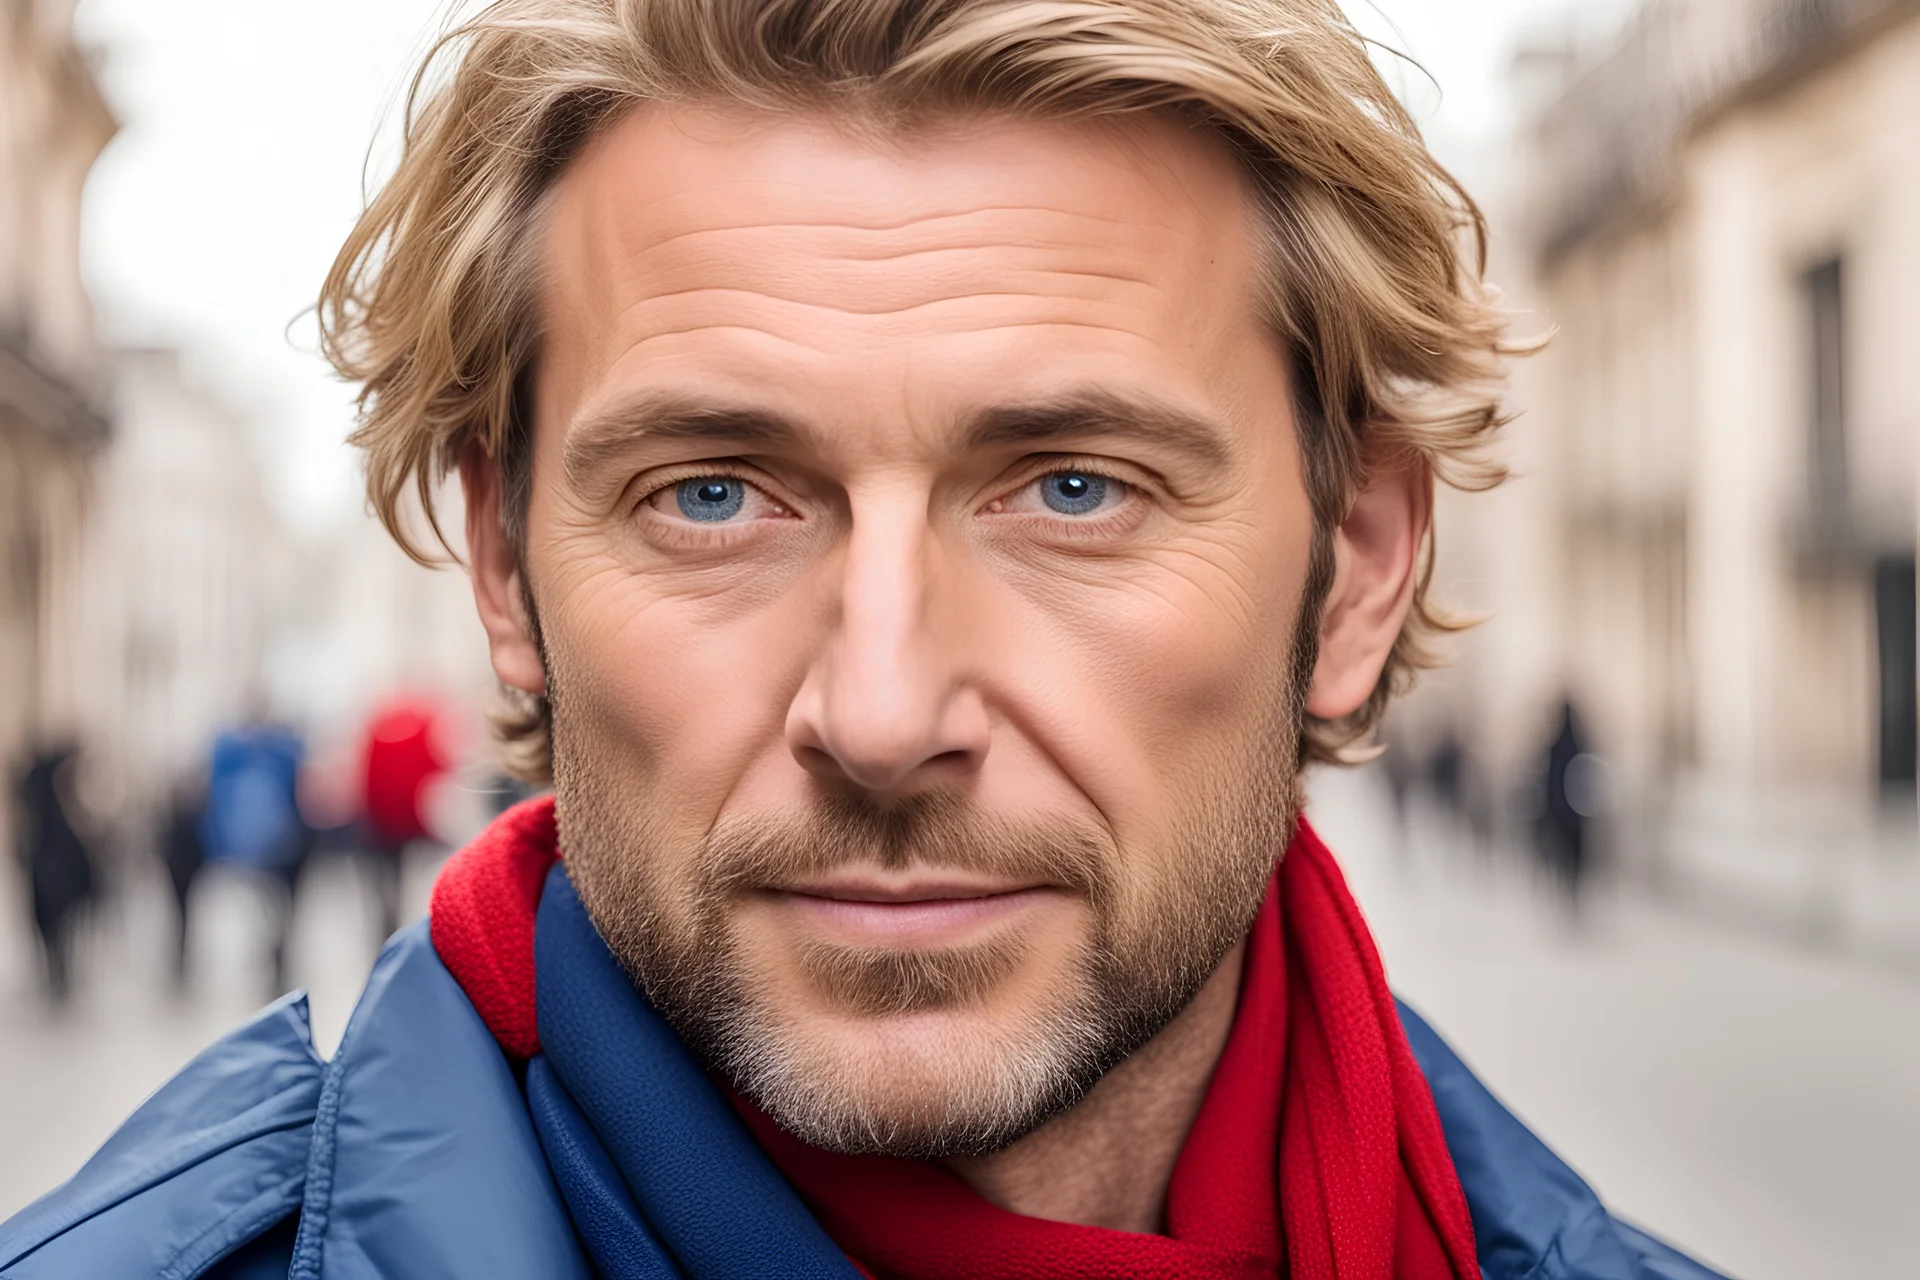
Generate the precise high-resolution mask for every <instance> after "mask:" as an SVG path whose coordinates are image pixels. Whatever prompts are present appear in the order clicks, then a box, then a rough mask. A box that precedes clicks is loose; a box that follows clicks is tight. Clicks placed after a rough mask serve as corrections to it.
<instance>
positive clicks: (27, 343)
mask: <svg viewBox="0 0 1920 1280" xmlns="http://www.w3.org/2000/svg"><path fill="white" fill-rule="evenodd" d="M71 18H72V3H71V0H0V769H5V768H9V767H10V766H12V765H14V764H15V763H16V762H17V761H18V759H19V757H20V753H21V751H22V750H23V749H25V747H26V746H27V745H28V743H29V742H30V741H31V740H32V739H34V738H35V737H36V736H39V735H56V734H68V733H71V732H73V730H74V729H75V728H76V725H75V723H74V720H75V714H76V703H75V699H76V698H77V696H78V694H79V690H80V688H81V686H82V684H83V683H84V676H83V674H82V673H81V672H80V671H79V670H78V669H77V668H76V666H75V664H74V662H73V660H72V659H73V656H74V655H73V653H72V647H71V645H70V644H68V643H65V641H66V640H67V639H68V638H70V637H71V636H73V635H74V634H75V633H76V626H77V623H78V619H79V611H80V607H81V605H80V600H81V591H80V585H79V584H80V568H79V565H80V559H81V556H82V543H83V540H84V539H83V527H84V522H85V515H86V509H87V493H88V473H89V469H90V465H91V459H92V457H93V455H94V454H95V452H96V451H97V449H98V448H99V446H100V445H101V444H102V442H103V441H104V440H105V438H106V436H107V418H106V414H105V410H104V405H105V398H106V397H105V387H106V378H107V369H106V365H105V361H104V358H103V356H102V354H101V352H100V351H99V349H98V347H97V346H96V345H95V342H94V335H93V315H92V308H91V306H90V305H89V303H88V299H87V293H86V290H85V288H84V287H83V286H82V284H81V280H80V197H81V189H82V187H83V186H84V184H85V182H86V178H87V172H88V170H89V169H91V168H92V166H93V162H94V159H95V158H96V157H97V156H98V155H99V154H100V151H101V149H102V148H103V147H105V146H106V144H107V141H108V140H109V139H110V138H112V137H113V134H114V131H115V128H116V125H115V123H114V119H113V115H112V113H111V112H110V111H109V110H108V108H107V104H106V102H105V100H104V99H103V98H102V97H101V94H100V89H99V86H98V84H97V83H96V81H95V78H94V74H93V70H92V68H91V66H90V65H89V63H88V61H87V59H86V56H85V55H84V54H83V53H82V51H81V50H80V49H79V48H78V46H77V45H76V44H75V43H74V40H73V34H72V23H71ZM4 807H5V808H10V806H4ZM7 821H8V818H7V817H4V816H0V838H4V835H5V832H4V828H5V826H6V823H7Z"/></svg>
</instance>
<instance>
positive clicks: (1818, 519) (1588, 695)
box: [1481, 0, 1920, 912]
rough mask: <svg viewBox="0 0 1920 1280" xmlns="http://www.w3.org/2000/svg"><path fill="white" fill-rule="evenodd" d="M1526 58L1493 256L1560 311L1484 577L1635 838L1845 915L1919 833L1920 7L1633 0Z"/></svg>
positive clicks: (1640, 845) (1534, 384)
mask: <svg viewBox="0 0 1920 1280" xmlns="http://www.w3.org/2000/svg"><path fill="white" fill-rule="evenodd" d="M1520 69H1521V70H1522V72H1523V73H1524V74H1525V76H1526V77H1527V79H1528V84H1527V86H1525V88H1526V90H1527V92H1529V93H1530V94H1532V95H1533V96H1534V97H1535V100H1536V101H1537V103H1538V104H1539V107H1538V113H1537V117H1536V119H1535V120H1534V121H1533V123H1532V125H1531V129H1530V134H1529V136H1528V138H1527V144H1526V146H1525V147H1524V148H1523V150H1522V152H1521V155H1522V159H1521V160H1520V162H1519V163H1520V165H1521V172H1520V174H1519V175H1518V182H1517V184H1516V190H1515V191H1514V192H1513V193H1512V202H1511V203H1512V207H1511V208H1510V209H1509V210H1508V212H1509V215H1510V217H1511V220H1512V224H1513V225H1512V226H1510V227H1509V228H1508V233H1509V235H1512V234H1514V232H1515V231H1516V230H1517V231H1518V233H1519V235H1520V238H1521V239H1522V240H1523V241H1524V243H1525V247H1526V258H1527V260H1526V261H1525V262H1524V263H1523V264H1519V265H1520V268H1521V269H1520V270H1518V271H1516V272H1512V273H1510V274H1511V275H1515V276H1518V277H1519V278H1520V279H1521V280H1522V281H1523V282H1524V283H1523V285H1522V288H1521V290H1520V292H1521V294H1522V296H1523V297H1524V299H1525V300H1526V301H1527V302H1528V303H1531V304H1532V305H1533V306H1535V307H1537V309H1538V310H1539V311H1540V312H1542V313H1544V315H1545V317H1546V318H1547V319H1548V320H1550V321H1551V322H1552V323H1553V324H1554V325H1555V326H1556V327H1557V329H1558V334H1557V336H1556V338H1555V340H1554V342H1553V344H1552V346H1551V347H1550V349H1549V350H1548V351H1547V352H1546V353H1545V354H1544V355H1542V356H1541V357H1539V358H1538V359H1537V360H1536V361H1534V362H1531V363H1532V364H1533V366H1534V367H1532V368H1530V369H1527V370H1525V371H1524V372H1523V375H1522V379H1521V381H1520V383H1519V384H1518V389H1519V390H1518V394H1519V400H1520V407H1521V408H1522V409H1524V411H1525V417H1524V419H1523V422H1522V424H1521V426H1520V428H1519V431H1518V440H1519V442H1520V445H1521V447H1522V450H1523V453H1525V455H1526V464H1525V465H1524V466H1523V468H1522V469H1523V471H1529V472H1531V475H1530V476H1529V478H1528V479H1527V481H1526V482H1525V483H1527V484H1529V485H1531V486H1533V488H1534V495H1533V497H1532V499H1531V500H1530V501H1531V505H1530V508H1529V509H1530V510H1531V512H1532V514H1533V515H1534V516H1535V517H1537V523H1535V524H1533V525H1531V526H1529V528H1528V530H1527V531H1525V532H1524V533H1523V532H1521V531H1520V530H1518V529H1517V528H1516V529H1515V530H1514V534H1515V536H1512V537H1506V538H1491V539H1489V538H1487V537H1485V536H1484V533H1483V535H1482V537H1481V541H1482V542H1483V543H1484V544H1485V547H1484V550H1485V553H1486V554H1487V555H1489V556H1491V557H1493V558H1494V559H1496V560H1498V559H1501V558H1503V557H1504V559H1505V560H1506V561H1508V562H1509V564H1508V567H1507V568H1506V570H1504V571H1503V570H1502V569H1501V568H1500V567H1499V566H1497V565H1496V566H1494V567H1493V568H1491V569H1490V570H1489V572H1490V573H1492V574H1493V575H1494V576H1496V577H1500V576H1501V575H1502V574H1503V572H1504V576H1505V579H1506V581H1507V583H1508V588H1507V591H1506V593H1505V594H1506V596H1507V598H1506V599H1505V600H1502V601H1501V602H1500V603H1501V606H1502V607H1503V608H1508V607H1511V608H1516V609H1518V610H1519V611H1520V612H1521V613H1522V614H1528V613H1530V614H1531V616H1530V617H1528V618H1524V619H1523V620H1522V621H1521V622H1520V623H1519V624H1518V626H1519V630H1520V631H1522V632H1526V633H1528V634H1530V635H1531V636H1532V637H1533V638H1534V639H1535V640H1537V641H1540V642H1541V643H1540V645H1539V646H1538V647H1539V648H1540V649H1541V650H1542V651H1547V652H1552V653H1554V654H1556V655H1557V661H1556V662H1555V663H1553V664H1551V666H1552V667H1553V668H1554V669H1539V664H1536V670H1535V671H1534V672H1533V683H1534V685H1535V691H1536V694H1543V693H1545V692H1546V691H1547V689H1548V687H1549V686H1551V685H1554V684H1558V685H1559V686H1561V687H1563V688H1564V689H1566V690H1567V691H1569V692H1570V693H1571V695H1572V696H1573V698H1574V699H1575V700H1576V702H1577V703H1578V704H1579V705H1580V706H1581V707H1582V709H1583V711H1584V712H1585V715H1586V718H1587V720H1588V722H1589V723H1590V724H1591V725H1592V726H1593V728H1594V729H1595V731H1596V735H1597V739H1598V742H1599V743H1600V746H1601V748H1602V749H1603V751H1604V752H1605V754H1606V756H1607V758H1608V760H1609V761H1610V763H1611V765H1612V766H1613V768H1612V777H1613V778H1614V779H1615V786H1614V790H1615V792H1616V797H1617V800H1618V807H1619V809H1620V811H1621V814H1622V817H1623V821H1624V825H1623V830H1625V831H1626V832H1627V833H1628V835H1629V836H1630V838H1629V839H1628V840H1627V842H1626V843H1627V844H1629V845H1630V846H1632V847H1631V848H1630V849H1629V850H1627V851H1626V852H1628V853H1630V854H1632V855H1635V856H1640V857H1644V858H1649V859H1657V858H1662V857H1664V858H1666V859H1668V860H1669V863H1670V864H1671V865H1669V867H1668V868H1667V869H1668V870H1669V871H1674V870H1675V869H1678V870H1679V871H1681V872H1686V873H1695V872H1697V873H1699V874H1702V875H1706V874H1717V873H1718V872H1727V873H1728V874H1730V875H1732V876H1733V877H1734V878H1735V879H1740V878H1744V879H1745V881H1746V882H1748V883H1749V884H1755V885H1757V884H1761V883H1763V882H1766V881H1768V880H1769V878H1771V879H1772V880H1773V881H1775V882H1777V883H1774V884H1773V885H1772V890H1773V891H1777V892H1775V894H1774V896H1776V897H1780V896H1783V895H1784V897H1785V898H1787V899H1793V900H1798V901H1802V902H1805V901H1807V900H1809V897H1808V895H1810V894H1811V895H1813V897H1814V898H1817V899H1819V900H1820V901H1822V902H1824V903H1825V904H1826V905H1825V906H1823V907H1821V908H1820V910H1823V911H1828V912H1832V911H1838V910H1842V909H1843V908H1842V907H1841V906H1839V905H1836V904H1837V903H1839V900H1840V898H1844V897H1845V896H1846V894H1847V893H1849V892H1851V890H1849V889H1848V888H1847V887H1846V885H1844V884H1840V883H1839V882H1838V881H1835V880H1834V879H1832V878H1831V877H1833V876H1835V875H1840V874H1842V873H1840V872H1838V871H1836V870H1834V868H1837V867H1840V866H1843V865H1847V866H1853V865H1855V864H1856V863H1857V862H1858V860H1859V859H1860V858H1868V859H1871V858H1873V857H1877V856H1878V854H1879V853H1883V852H1885V851H1886V849H1887V848H1888V847H1889V846H1901V847H1908V848H1909V849H1910V846H1911V844H1912V839H1913V837H1912V796H1913V794H1914V784H1915V771H1916V759H1915V756H1916V751H1915V736H1916V735H1915V720H1916V693H1915V648H1916V645H1915V598H1914V546H1915V495H1916V489H1917V488H1920V485H1917V484H1916V472H1917V471H1920V448H1917V447H1916V439H1920V360H1917V359H1916V358H1915V353H1914V350H1913V334H1914V325H1913V322H1912V319H1911V316H1912V308H1913V306H1914V303H1915V300H1916V299H1920V3H1916V2H1915V0H1649V3H1648V4H1646V5H1645V7H1644V8H1643V9H1642V10H1641V11H1640V13H1639V14H1638V15H1637V17H1636V18H1635V19H1634V20H1633V21H1632V22H1631V23H1629V24H1628V26H1627V27H1626V29H1625V31H1624V33H1623V34H1622V35H1621V37H1620V38H1619V39H1618V40H1617V41H1616V42H1614V43H1613V44H1612V45H1611V47H1610V48H1609V49H1608V50H1606V51H1605V52H1604V53H1603V54H1601V56H1598V57H1582V56H1578V55H1576V54H1573V53H1570V52H1568V51H1566V50H1560V49H1541V50H1532V51H1529V53H1528V54H1527V55H1525V56H1524V57H1523V59H1522V61H1521V68H1520ZM1517 561H1524V562H1525V565H1524V567H1523V568H1521V569H1515V568H1513V563H1514V562H1517ZM1849 853H1851V854H1854V855H1857V856H1856V857H1855V858H1854V860H1853V862H1849V861H1848V859H1847V857H1846V856H1844V855H1847V854H1849ZM1809 856H1811V857H1812V858H1813V859H1814V860H1815V864H1812V865H1810V864H1809V863H1808V861H1807V859H1808V857H1809ZM1822 859H1824V863H1821V862H1820V861H1819V860H1822ZM1855 869H1856V870H1857V866H1856V868H1855ZM1845 874H1846V875H1852V874H1853V873H1852V872H1851V871H1850V872H1846V873H1845ZM1836 895H1839V896H1838V897H1836ZM1762 896H1764V894H1763V895H1762Z"/></svg>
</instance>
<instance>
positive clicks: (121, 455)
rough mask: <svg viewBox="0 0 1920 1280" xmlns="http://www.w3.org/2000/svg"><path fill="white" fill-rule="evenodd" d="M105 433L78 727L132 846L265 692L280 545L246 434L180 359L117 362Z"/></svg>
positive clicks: (90, 549) (280, 584)
mask: <svg viewBox="0 0 1920 1280" xmlns="http://www.w3.org/2000/svg"><path fill="white" fill-rule="evenodd" d="M112 359H113V401H112V403H113V418H114V438H113V441H112V443H111V445H109V446H108V447H107V448H106V449H105V450H103V451H102V454H101V456H100V458H99V460H98V462H97V464H96V469H95V476H94V494H95V501H94V509H93V513H92V516H91V518H90V519H89V521H88V523H87V529H86V537H85V545H84V551H83V554H82V557H81V573H80V578H81V582H82V587H81V597H82V599H81V619H80V622H81V625H80V627H79V629H78V630H77V632H76V633H75V634H74V635H73V636H72V637H71V640H70V643H71V645H72V646H73V648H74V650H75V653H76V657H77V661H78V663H79V665H80V666H81V667H82V668H83V669H84V671H85V672H86V673H87V679H86V687H85V689H84V691H83V693H82V695H81V697H80V700H79V722H80V727H81V730H82V733H83V736H84V740H85V741H86V742H87V743H88V745H89V750H90V755H91V756H92V764H93V769H92V772H93V774H94V777H95V779H96V783H97V785H98V789H99V791H100V792H101V794H100V795H99V796H98V799H99V800H100V801H101V803H102V807H103V808H104V809H105V810H107V811H108V812H110V813H111V814H112V815H114V816H115V818H116V819H118V820H120V821H121V822H123V823H124V824H126V825H127V826H129V827H130V828H131V829H132V834H133V835H134V836H135V837H136V840H135V842H136V843H138V837H139V836H140V835H141V834H144V833H145V832H146V831H148V830H149V829H150V828H151V826H152V825H153V823H154V822H155V821H156V820H157V815H158V814H159V813H161V812H163V811H164V805H165V803H166V801H167V799H168V798H169V792H170V790H171V788H172V787H173V786H174V785H175V784H176V783H177V782H179V781H181V780H183V779H187V778H191V777H192V776H193V774H194V773H195V772H196V771H197V770H198V769H200V768H201V767H202V766H203V765H204V762H205V760H206V757H207V751H208V748H209V745H210V744H211V742H212V741H213V738H214V735H215V734H216V733H217V732H218V731H219V730H220V729H222V728H224V727H226V726H228V725H230V724H233V723H235V722H236V721H238V720H240V719H242V718H244V717H246V716H249V715H259V714H266V713H269V712H272V711H274V710H276V708H275V707H274V706H273V705H272V700H271V698H270V697H269V693H268V690H267V687H266V684H265V670H266V658H267V652H268V646H269V643H270V639H271V633H272V629H273V626H274V624H275V622H276V621H277V619H278V618H279V616H280V615H281V614H282V612H283V610H284V608H285V598H286V597H287V595H288V594H289V590H290V587H289V583H288V574H287V572H286V567H287V564H288V561H289V551H288V548H287V540H286V536H285V534H284V532H283V531H282V528H281V525H280V522H279V520H278V519H277V517H276V515H275V513H274V511H273V510H272V508H271V506H270V504H269V502H268V497H267V491H266V485H265V480H264V477H263V475H262V468H261V465H260V462H259V459H258V456H257V453H256V451H255V448H254V442H253V439H252V433H251V431H250V428H249V424H248V423H247V421H246V420H245V419H243V418H242V416H241V415H240V414H238V413H237V412H236V411H235V410H234V409H233V408H232V407H230V406H229V405H228V404H226V403H225V402H224V401H222V400H221V399H220V398H219V397H218V396H217V395H216V394H214V393H213V392H212V391H210V390H209V389H207V388H205V387H202V386H199V385H196V382H195V380H194V379H193V378H192V377H191V376H190V375H189V373H188V372H187V371H186V370H184V369H183V368H182V365H181V360H180V356H179V354H178V353H177V352H174V351H170V350H165V349H132V350H120V351H116V352H114V353H113V357H112Z"/></svg>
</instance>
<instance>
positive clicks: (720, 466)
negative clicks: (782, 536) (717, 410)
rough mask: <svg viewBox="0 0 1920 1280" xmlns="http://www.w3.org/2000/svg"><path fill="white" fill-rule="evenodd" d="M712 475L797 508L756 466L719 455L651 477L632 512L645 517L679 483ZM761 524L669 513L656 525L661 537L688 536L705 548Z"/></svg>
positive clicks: (780, 504)
mask: <svg viewBox="0 0 1920 1280" xmlns="http://www.w3.org/2000/svg"><path fill="white" fill-rule="evenodd" d="M709 476H712V477H715V478H718V479H726V480H738V481H739V482H740V483H741V484H744V485H746V486H747V487H748V488H750V489H754V490H757V491H758V492H759V493H760V495H761V496H762V497H763V498H765V499H766V501H768V502H771V503H773V504H774V505H775V506H778V507H779V508H781V509H782V510H783V511H787V512H792V511H793V509H794V508H793V504H792V503H791V502H788V501H787V500H786V499H784V498H782V497H780V496H779V495H778V494H776V493H775V492H774V491H773V488H772V486H770V485H768V484H766V483H765V482H763V481H762V480H761V479H760V478H759V477H758V476H757V474H755V473H754V470H753V468H751V467H748V466H745V465H744V464H742V463H740V462H739V461H738V460H736V459H732V458H716V459H714V460H712V461H710V462H696V463H687V464H685V465H684V466H678V467H672V468H669V469H668V470H667V471H666V472H664V473H663V474H661V475H658V476H655V477H653V478H651V479H650V480H649V482H648V484H647V489H646V492H644V493H642V494H641V495H640V496H639V497H638V498H635V499H634V501H633V505H632V507H631V508H630V511H631V513H632V515H633V516H634V517H635V518H644V516H643V515H642V513H643V511H645V510H646V508H647V507H648V504H649V503H651V502H652V501H653V500H654V499H655V498H658V497H659V496H660V495H661V494H663V493H671V492H672V491H673V489H674V488H675V487H676V486H678V485H680V484H682V483H684V482H686V481H688V480H702V479H705V478H707V477H709ZM757 523H759V522H758V521H754V520H744V521H741V522H739V523H737V524H736V523H731V522H729V523H723V524H710V525H699V524H697V523H696V522H694V521H692V520H685V519H679V520H676V519H674V518H673V517H671V516H667V515H666V514H665V513H659V520H658V522H657V524H656V526H655V528H656V530H657V536H663V537H669V538H674V537H677V538H683V539H687V540H688V543H689V545H690V546H691V545H696V544H697V545H698V546H701V547H712V546H714V545H715V544H716V542H719V541H723V540H728V539H731V538H735V537H744V536H748V530H750V529H751V528H752V527H753V526H754V525H755V524H757Z"/></svg>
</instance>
